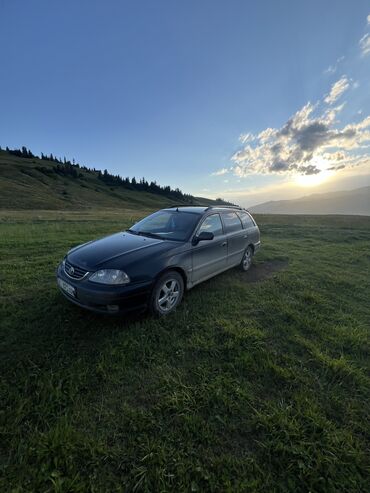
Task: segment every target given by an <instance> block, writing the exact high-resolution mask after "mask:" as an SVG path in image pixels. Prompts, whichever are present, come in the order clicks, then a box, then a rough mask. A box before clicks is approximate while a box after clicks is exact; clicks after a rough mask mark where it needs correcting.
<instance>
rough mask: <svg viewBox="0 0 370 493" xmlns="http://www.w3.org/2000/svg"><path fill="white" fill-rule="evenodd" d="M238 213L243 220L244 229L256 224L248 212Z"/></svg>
mask: <svg viewBox="0 0 370 493" xmlns="http://www.w3.org/2000/svg"><path fill="white" fill-rule="evenodd" d="M238 214H239V216H240V219H241V220H242V223H243V227H244V229H247V228H252V227H253V226H254V222H253V220H252V218H251V216H250V215H249V214H248V213H247V212H238Z"/></svg>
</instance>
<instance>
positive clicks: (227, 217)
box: [222, 212, 242, 233]
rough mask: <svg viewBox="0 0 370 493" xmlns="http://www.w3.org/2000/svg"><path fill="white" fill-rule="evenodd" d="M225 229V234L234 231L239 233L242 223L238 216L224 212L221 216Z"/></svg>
mask: <svg viewBox="0 0 370 493" xmlns="http://www.w3.org/2000/svg"><path fill="white" fill-rule="evenodd" d="M222 217H223V219H224V223H225V227H226V232H227V233H234V232H235V231H241V229H242V223H241V222H240V219H239V216H238V215H237V214H236V213H235V212H226V213H224V214H223V215H222Z"/></svg>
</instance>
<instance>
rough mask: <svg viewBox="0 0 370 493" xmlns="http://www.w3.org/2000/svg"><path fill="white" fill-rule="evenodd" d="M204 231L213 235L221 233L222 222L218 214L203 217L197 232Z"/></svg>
mask: <svg viewBox="0 0 370 493" xmlns="http://www.w3.org/2000/svg"><path fill="white" fill-rule="evenodd" d="M203 231H206V232H207V233H213V234H214V236H221V235H222V234H223V229H222V222H221V218H220V215H219V214H212V215H211V216H208V217H206V218H205V220H204V221H203V222H202V224H201V225H200V228H199V231H198V235H199V233H202V232H203Z"/></svg>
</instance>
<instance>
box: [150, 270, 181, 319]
mask: <svg viewBox="0 0 370 493" xmlns="http://www.w3.org/2000/svg"><path fill="white" fill-rule="evenodd" d="M183 294H184V281H183V278H182V276H181V275H180V274H179V273H178V272H176V271H175V270H170V271H168V272H165V273H164V274H163V275H162V276H161V277H160V278H159V279H158V280H157V282H156V283H155V285H154V288H153V291H152V296H151V299H150V304H149V311H150V312H151V313H152V314H154V315H157V316H160V317H162V316H164V315H168V314H169V313H171V312H173V311H174V310H175V309H176V307H177V306H178V305H179V304H180V303H181V300H182V297H183Z"/></svg>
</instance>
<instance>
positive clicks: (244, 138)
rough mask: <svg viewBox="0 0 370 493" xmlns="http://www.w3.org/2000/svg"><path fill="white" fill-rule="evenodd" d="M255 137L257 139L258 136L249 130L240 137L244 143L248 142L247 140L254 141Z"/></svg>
mask: <svg viewBox="0 0 370 493" xmlns="http://www.w3.org/2000/svg"><path fill="white" fill-rule="evenodd" d="M255 139H256V136H255V135H253V134H251V133H249V132H248V133H246V134H241V135H240V137H239V140H240V142H242V143H243V144H246V143H247V142H252V141H253V140H255Z"/></svg>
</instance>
